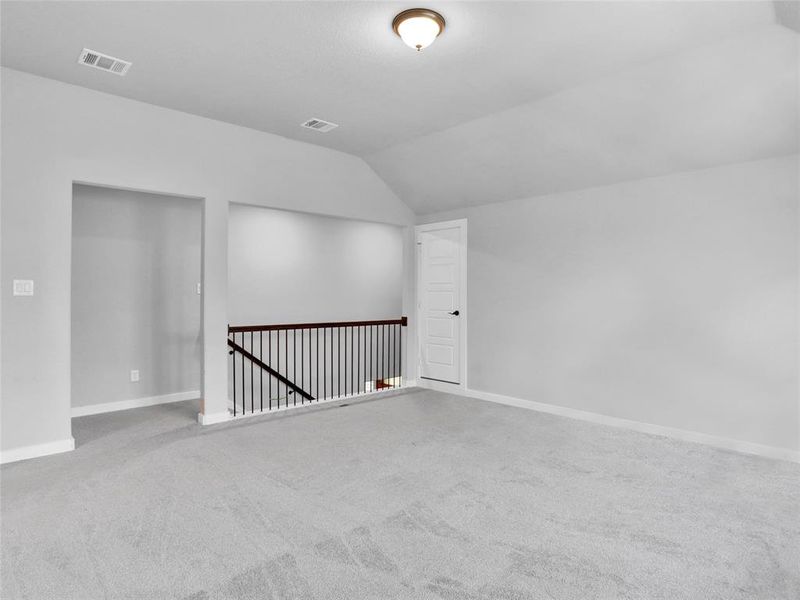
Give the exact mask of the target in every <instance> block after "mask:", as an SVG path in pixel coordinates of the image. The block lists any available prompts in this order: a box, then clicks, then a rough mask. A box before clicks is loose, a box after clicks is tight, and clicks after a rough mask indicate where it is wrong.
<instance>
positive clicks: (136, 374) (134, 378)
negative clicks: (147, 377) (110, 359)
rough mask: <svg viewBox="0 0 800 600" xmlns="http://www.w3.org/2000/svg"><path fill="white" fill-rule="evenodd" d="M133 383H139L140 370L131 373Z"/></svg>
mask: <svg viewBox="0 0 800 600" xmlns="http://www.w3.org/2000/svg"><path fill="white" fill-rule="evenodd" d="M131 381H132V382H134V383H135V382H137V381H139V370H138V369H133V370H132V371H131Z"/></svg>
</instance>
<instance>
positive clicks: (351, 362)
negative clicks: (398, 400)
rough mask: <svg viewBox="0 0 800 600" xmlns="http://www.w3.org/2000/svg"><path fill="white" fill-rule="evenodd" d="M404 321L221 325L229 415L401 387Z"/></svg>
mask: <svg viewBox="0 0 800 600" xmlns="http://www.w3.org/2000/svg"><path fill="white" fill-rule="evenodd" d="M407 325H408V321H407V318H406V317H401V318H398V319H381V320H373V321H338V322H326V323H291V324H280V325H237V326H229V327H228V347H229V354H230V356H231V377H230V378H229V381H230V382H231V399H232V403H233V414H234V416H238V415H244V414H247V413H248V412H249V413H251V414H254V413H258V412H268V411H271V410H277V409H285V408H289V407H295V406H303V405H306V404H309V403H312V402H319V401H320V400H323V401H324V400H332V399H340V398H347V397H350V396H358V395H361V394H365V393H371V392H376V391H381V390H387V389H394V388H399V387H402V385H403V375H402V373H403V327H406V326H407ZM248 409H249V410H248Z"/></svg>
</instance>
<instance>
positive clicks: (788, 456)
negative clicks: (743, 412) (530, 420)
mask: <svg viewBox="0 0 800 600" xmlns="http://www.w3.org/2000/svg"><path fill="white" fill-rule="evenodd" d="M452 393H454V394H460V395H462V396H467V397H470V398H477V399H478V400H487V401H489V402H496V403H498V404H507V405H509V406H516V407H518V408H527V409H529V410H535V411H539V412H545V413H549V414H552V415H558V416H560V417H567V418H570V419H578V420H580V421H588V422H589V423H599V424H601V425H610V426H612V427H620V428H623V429H630V430H633V431H639V432H641V433H650V434H653V435H660V436H663V437H668V438H672V439H676V440H682V441H684V442H694V443H697V444H705V445H707V446H714V447H715V448H724V449H725V450H734V451H736V452H743V453H745V454H755V455H757V456H764V457H767V458H774V459H778V460H788V461H791V462H796V463H800V451H796V450H791V449H790V448H779V447H776V446H765V445H763V444H756V443H753V442H746V441H742V440H734V439H730V438H724V437H719V436H716V435H710V434H707V433H700V432H699V431H689V430H686V429H677V428H674V427H665V426H663V425H654V424H652V423H642V422H641V421H631V420H628V419H620V418H618V417H610V416H608V415H601V414H599V413H593V412H587V411H583V410H578V409H575V408H568V407H566V406H557V405H555V404H545V403H543V402H535V401H533V400H523V399H522V398H514V397H513V396H504V395H502V394H494V393H492V392H482V391H480V390H466V391H465V392H463V393H462V392H460V391H459V390H457V389H454V390H453V391H452Z"/></svg>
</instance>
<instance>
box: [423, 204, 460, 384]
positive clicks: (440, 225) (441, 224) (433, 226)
mask: <svg viewBox="0 0 800 600" xmlns="http://www.w3.org/2000/svg"><path fill="white" fill-rule="evenodd" d="M467 223H468V222H467V219H453V220H451V221H438V222H436V223H425V224H424V225H417V226H415V227H414V256H415V258H416V260H415V262H414V264H415V266H416V269H417V274H416V278H415V280H416V298H415V304H414V306H415V312H416V315H417V318H416V332H417V362H418V364H417V376H418V377H419V382H420V383H419V385H421V386H426V385H428V384H430V387H431V389H436V388H434V387H433V386H434V385H436V384H439V383H442V384H443V385H445V386H447V387H446V389H447V390H452V389H456V390H459V391H460V392H466V391H467V348H468V347H469V345H468V344H467V314H468V313H467V252H468V251H469V246H468V244H467V234H468V231H467ZM455 227H457V228H459V229H460V230H461V235H460V236H459V245H460V246H461V248H460V250H461V252H460V253H459V254H460V258H461V265H460V268H459V292H458V293H459V302H458V304H459V307H458V310H459V312H460V313H461V314H460V316H459V319H458V326H459V356H460V357H461V360H460V362H461V364H460V365H459V376H460V377H459V378H460V379H461V381H460V382H459V383H446V382H439V381H436V380H433V379H425V378H423V377H422V375H421V374H420V368H419V367H420V361H421V360H422V339H423V338H422V319H421V318H420V317H421V315H420V312H419V298H420V281H419V279H420V275H421V269H420V261H421V260H422V255H421V253H420V251H419V234H420V233H421V232H423V231H436V230H437V229H452V228H455ZM423 382H425V383H423Z"/></svg>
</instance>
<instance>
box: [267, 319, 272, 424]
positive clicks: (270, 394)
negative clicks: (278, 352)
mask: <svg viewBox="0 0 800 600" xmlns="http://www.w3.org/2000/svg"><path fill="white" fill-rule="evenodd" d="M267 343H268V344H269V348H268V349H267V355H268V356H269V366H270V367H271V366H272V330H271V329H270V330H269V331H267ZM267 381H269V409H270V410H272V375H270V376H269V377H268V378H267Z"/></svg>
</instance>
